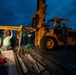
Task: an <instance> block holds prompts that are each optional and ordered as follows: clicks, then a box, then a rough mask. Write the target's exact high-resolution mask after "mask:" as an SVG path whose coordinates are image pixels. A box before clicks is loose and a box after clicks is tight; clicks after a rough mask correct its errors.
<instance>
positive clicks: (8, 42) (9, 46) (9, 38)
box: [2, 30, 13, 50]
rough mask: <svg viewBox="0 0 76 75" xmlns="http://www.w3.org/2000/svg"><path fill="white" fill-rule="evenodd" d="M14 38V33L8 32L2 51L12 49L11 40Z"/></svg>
mask: <svg viewBox="0 0 76 75" xmlns="http://www.w3.org/2000/svg"><path fill="white" fill-rule="evenodd" d="M12 37H13V33H12V31H10V30H8V31H6V37H5V38H4V39H3V45H2V50H8V49H11V48H12V47H11V38H12Z"/></svg>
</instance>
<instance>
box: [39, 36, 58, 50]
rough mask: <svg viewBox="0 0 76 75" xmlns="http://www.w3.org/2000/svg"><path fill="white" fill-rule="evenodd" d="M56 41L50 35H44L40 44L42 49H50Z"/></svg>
mask: <svg viewBox="0 0 76 75" xmlns="http://www.w3.org/2000/svg"><path fill="white" fill-rule="evenodd" d="M56 44H57V41H56V39H55V38H54V37H52V36H45V37H43V38H42V39H41V41H40V46H41V48H42V49H43V50H46V51H50V50H53V49H54V48H55V46H56Z"/></svg>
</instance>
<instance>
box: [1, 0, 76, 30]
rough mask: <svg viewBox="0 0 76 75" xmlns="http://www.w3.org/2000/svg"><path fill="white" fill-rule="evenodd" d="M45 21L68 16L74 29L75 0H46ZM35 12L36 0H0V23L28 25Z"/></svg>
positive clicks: (75, 24)
mask: <svg viewBox="0 0 76 75" xmlns="http://www.w3.org/2000/svg"><path fill="white" fill-rule="evenodd" d="M46 3H47V5H48V7H47V15H46V21H47V20H49V19H52V18H55V17H64V18H69V27H72V28H73V29H75V30H76V0H46ZM35 12H36V0H0V25H20V24H22V25H24V26H26V25H29V24H30V23H31V19H32V16H33V15H34V14H35Z"/></svg>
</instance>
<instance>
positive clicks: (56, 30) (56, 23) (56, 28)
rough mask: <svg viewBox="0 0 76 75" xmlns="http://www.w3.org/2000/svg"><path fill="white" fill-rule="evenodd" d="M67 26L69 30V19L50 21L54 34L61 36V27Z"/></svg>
mask: <svg viewBox="0 0 76 75" xmlns="http://www.w3.org/2000/svg"><path fill="white" fill-rule="evenodd" d="M63 23H64V24H65V27H66V28H67V29H68V19H67V18H54V19H51V20H49V21H48V25H50V30H51V29H53V31H54V34H61V30H60V28H61V26H62V24H63Z"/></svg>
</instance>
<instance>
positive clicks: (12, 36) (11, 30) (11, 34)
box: [9, 30, 13, 39]
mask: <svg viewBox="0 0 76 75" xmlns="http://www.w3.org/2000/svg"><path fill="white" fill-rule="evenodd" d="M12 37H13V33H12V30H11V36H9V39H11V38H12Z"/></svg>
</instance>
